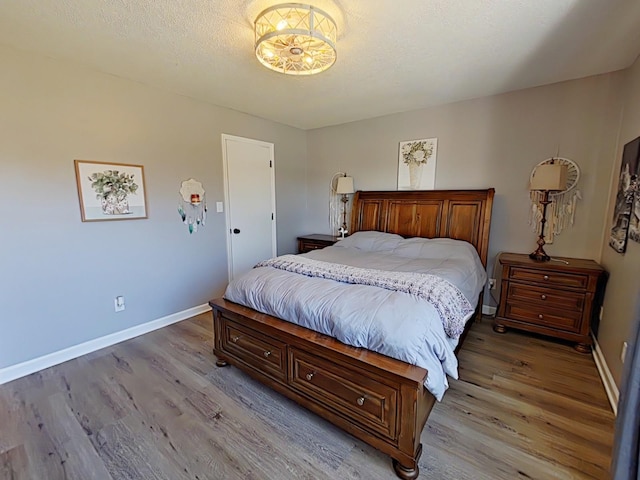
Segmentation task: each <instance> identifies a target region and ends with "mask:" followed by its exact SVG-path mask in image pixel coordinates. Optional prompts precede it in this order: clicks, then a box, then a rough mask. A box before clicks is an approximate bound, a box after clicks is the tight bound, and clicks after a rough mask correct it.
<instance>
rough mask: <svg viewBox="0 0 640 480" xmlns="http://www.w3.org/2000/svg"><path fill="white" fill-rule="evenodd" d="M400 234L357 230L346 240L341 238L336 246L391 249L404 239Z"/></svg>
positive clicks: (369, 249) (372, 249)
mask: <svg viewBox="0 0 640 480" xmlns="http://www.w3.org/2000/svg"><path fill="white" fill-rule="evenodd" d="M403 240H404V238H402V237H401V236H400V235H396V234H395V233H384V232H376V231H373V230H372V231H365V232H356V233H354V234H353V235H349V236H348V237H347V238H345V239H344V240H339V241H338V242H337V243H336V244H335V246H336V247H345V248H357V249H358V250H363V251H365V252H385V251H391V250H393V249H394V248H396V247H397V246H398V244H399V243H400V242H401V241H403Z"/></svg>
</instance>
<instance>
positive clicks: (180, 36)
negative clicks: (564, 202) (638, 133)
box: [0, 0, 640, 129]
mask: <svg viewBox="0 0 640 480" xmlns="http://www.w3.org/2000/svg"><path fill="white" fill-rule="evenodd" d="M275 3H278V1H277V0H276V1H271V2H269V1H266V0H251V1H249V0H2V1H0V44H5V45H9V46H13V47H15V48H18V49H22V50H28V51H34V52H38V53H41V54H45V55H48V56H52V57H55V58H61V59H68V60H73V61H76V62H80V63H83V64H86V65H90V66H92V67H94V68H97V69H99V70H101V71H104V72H108V73H111V74H115V75H118V76H121V77H125V78H130V79H133V80H137V81H140V82H143V83H146V84H149V85H154V86H157V87H160V88H164V89H167V90H170V91H173V92H177V93H181V94H184V95H188V96H190V97H193V98H197V99H200V100H204V101H207V102H211V103H214V104H217V105H222V106H225V107H229V108H232V109H235V110H240V111H243V112H247V113H250V114H253V115H257V116H259V117H263V118H267V119H270V120H274V121H277V122H282V123H285V124H288V125H292V126H295V127H300V128H304V129H309V128H316V127H322V126H327V125H335V124H340V123H345V122H349V121H354V120H361V119H364V118H371V117H376V116H380V115H384V114H388V113H394V112H402V111H407V110H414V109H418V108H423V107H427V106H431V105H436V104H442V103H448V102H453V101H458V100H463V99H468V98H474V97H481V96H486V95H491V94H496V93H501V92H506V91H511V90H517V89H521V88H526V87H532V86H537V85H543V84H547V83H553V82H558V81H562V80H568V79H573V78H579V77H584V76H588V75H593V74H598V73H604V72H610V71H613V70H618V69H622V68H625V67H628V66H629V65H630V64H631V63H633V61H634V60H635V59H636V57H637V56H638V54H639V53H640V28H638V25H640V1H639V0H314V1H313V2H312V3H313V4H314V5H315V6H317V7H320V8H322V9H324V10H326V11H327V12H328V13H330V14H331V15H332V16H333V17H334V19H335V20H336V23H337V24H338V28H339V32H338V60H337V62H336V64H335V65H334V66H333V67H332V68H331V69H329V70H328V71H326V72H324V73H321V74H319V75H315V76H311V77H289V76H285V75H282V74H278V73H275V72H272V71H269V70H267V69H266V68H264V67H263V66H261V65H260V64H259V63H258V61H257V60H256V58H255V57H254V54H253V41H254V39H253V31H252V23H253V19H254V18H255V16H256V15H257V14H258V13H259V12H260V11H261V10H262V9H264V8H266V7H267V6H270V5H273V4H275ZM281 3H282V2H281Z"/></svg>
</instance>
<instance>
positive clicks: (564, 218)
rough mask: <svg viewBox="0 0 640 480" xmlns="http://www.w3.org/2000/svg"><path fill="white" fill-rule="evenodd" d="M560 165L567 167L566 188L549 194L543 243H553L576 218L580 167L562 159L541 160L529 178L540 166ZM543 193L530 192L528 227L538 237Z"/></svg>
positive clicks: (580, 195) (580, 194)
mask: <svg viewBox="0 0 640 480" xmlns="http://www.w3.org/2000/svg"><path fill="white" fill-rule="evenodd" d="M558 163H559V164H560V165H566V166H567V187H566V188H565V189H564V190H561V191H559V192H549V200H550V201H551V203H550V204H549V206H548V207H547V228H546V229H545V239H544V240H545V242H546V243H553V237H554V235H558V234H560V232H562V230H564V229H565V228H566V227H568V226H569V225H573V222H574V220H575V218H576V206H577V204H578V200H582V193H580V190H578V188H577V185H578V181H579V180H580V167H578V165H577V164H576V162H574V161H573V160H569V159H568V158H562V157H552V158H547V159H546V160H543V161H542V162H540V163H539V164H538V165H536V166H535V167H534V168H533V170H532V171H531V178H533V176H534V172H535V171H536V169H537V168H538V167H539V166H540V165H549V164H551V165H552V164H558ZM543 195H544V193H543V192H541V191H539V190H532V191H531V192H530V198H531V209H530V211H529V225H531V226H532V229H533V231H534V232H536V233H537V234H538V235H540V227H541V223H540V220H541V219H542V204H541V203H540V202H541V200H542V198H543Z"/></svg>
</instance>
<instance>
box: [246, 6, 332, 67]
mask: <svg viewBox="0 0 640 480" xmlns="http://www.w3.org/2000/svg"><path fill="white" fill-rule="evenodd" d="M254 26H255V39H256V44H255V48H256V57H258V60H260V63H262V64H263V65H264V66H265V67H267V68H270V69H271V70H275V71H276V72H280V73H284V74H287V75H313V74H315V73H320V72H323V71H325V70H326V69H327V68H329V67H330V66H331V65H333V64H334V63H335V61H336V36H337V28H336V23H335V22H334V21H333V19H332V18H331V17H330V16H329V14H327V13H326V12H324V11H322V10H320V9H319V8H316V7H314V6H312V5H305V4H301V3H283V4H280V5H274V6H273V7H270V8H267V9H266V10H264V11H262V12H261V13H260V15H258V17H257V18H256V21H255V24H254Z"/></svg>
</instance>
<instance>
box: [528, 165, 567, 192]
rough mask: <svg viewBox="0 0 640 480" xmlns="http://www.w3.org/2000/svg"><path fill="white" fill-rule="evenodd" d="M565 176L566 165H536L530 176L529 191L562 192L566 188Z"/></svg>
mask: <svg viewBox="0 0 640 480" xmlns="http://www.w3.org/2000/svg"><path fill="white" fill-rule="evenodd" d="M567 174H568V169H567V166H566V165H561V164H559V163H549V164H545V165H538V166H537V167H536V169H535V170H534V171H533V174H532V175H531V183H530V184H529V190H564V189H565V188H567Z"/></svg>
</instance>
